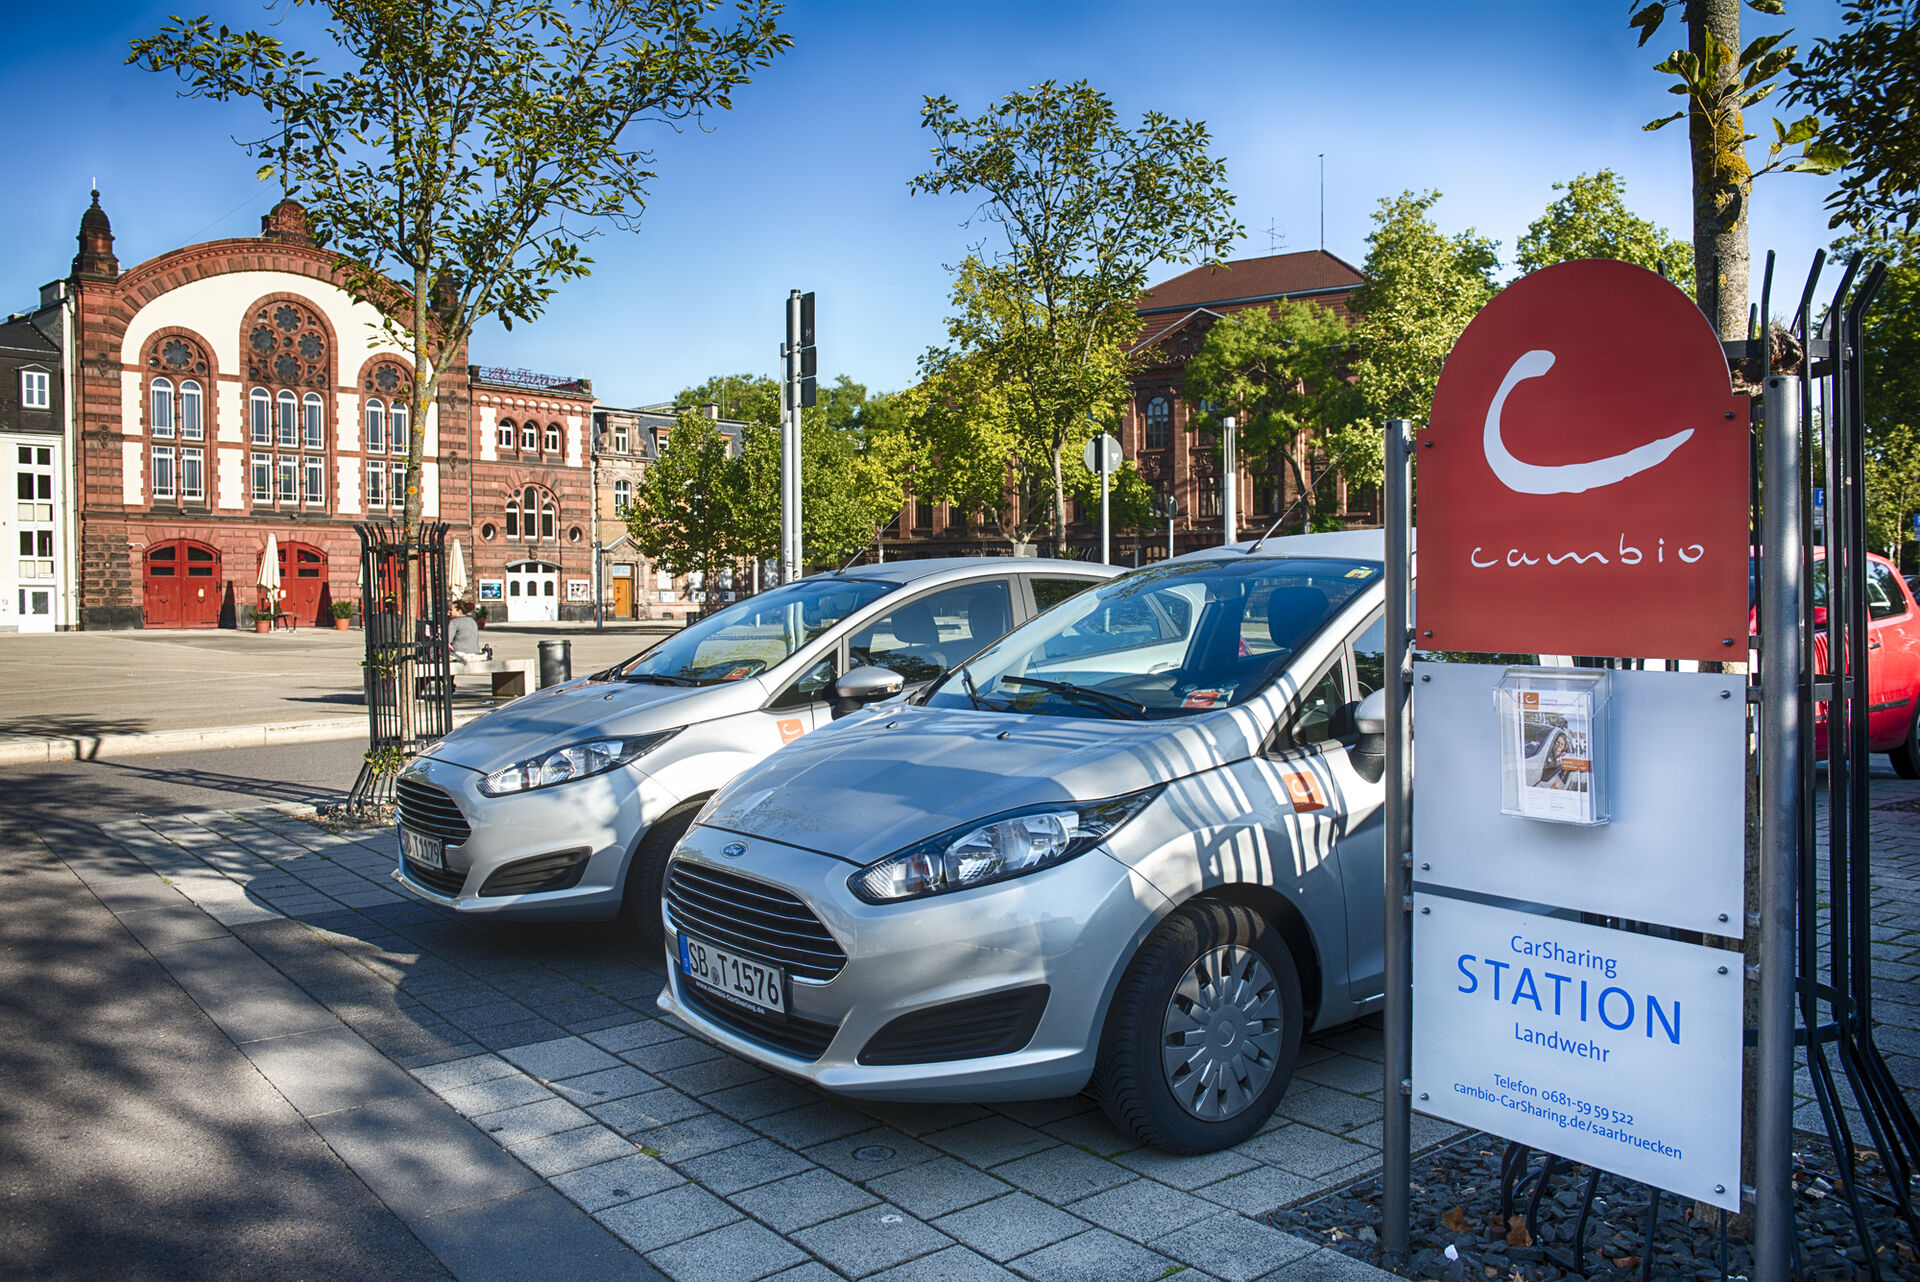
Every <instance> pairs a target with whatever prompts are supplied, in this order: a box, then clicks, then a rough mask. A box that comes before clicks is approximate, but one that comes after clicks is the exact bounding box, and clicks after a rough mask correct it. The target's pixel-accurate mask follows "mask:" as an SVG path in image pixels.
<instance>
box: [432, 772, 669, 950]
mask: <svg viewBox="0 0 1920 1282" xmlns="http://www.w3.org/2000/svg"><path fill="white" fill-rule="evenodd" d="M481 778H482V776H481V774H480V773H479V772H478V771H476V770H471V769H468V768H467V767H465V766H457V765H453V764H450V763H448V762H444V761H439V760H436V759H434V758H432V757H420V758H416V759H415V760H414V761H412V762H411V763H409V764H408V765H407V767H406V768H405V769H404V770H403V771H401V774H400V786H401V788H402V790H405V789H406V788H407V786H408V785H409V784H412V785H415V786H422V787H426V788H432V789H437V790H438V792H439V793H442V794H445V797H446V798H447V799H448V800H450V801H451V802H452V804H453V805H454V806H456V807H457V808H458V809H459V812H460V815H461V817H462V819H464V821H465V824H466V826H467V828H468V833H467V835H466V838H465V840H463V841H459V842H454V841H452V840H449V841H448V843H447V845H446V865H447V866H446V869H445V872H444V873H435V872H434V871H433V870H429V869H424V868H421V867H419V866H416V865H415V864H414V863H413V862H412V861H410V860H408V859H406V858H404V857H400V856H398V854H396V864H397V880H398V881H399V883H400V884H401V885H402V886H403V887H405V888H406V889H407V890H408V891H410V892H411V893H413V894H415V895H417V896H419V897H420V898H422V899H425V900H429V901H431V902H433V903H436V904H440V905H442V906H444V907H447V908H452V909H454V910H455V911H457V912H462V913H484V914H491V915H495V916H503V917H516V918H523V919H527V920H544V921H592V920H605V919H607V918H611V917H613V916H615V915H616V914H617V913H618V912H619V911H620V899H621V891H622V886H623V883H624V879H625V876H626V866H627V861H628V858H629V857H630V856H631V854H632V853H633V849H634V847H635V846H636V845H637V844H638V842H639V839H640V837H641V836H642V835H643V834H644V833H645V832H646V830H647V828H648V827H649V826H650V825H651V824H652V823H653V821H654V820H656V819H658V818H659V817H660V816H661V815H663V814H665V813H666V812H667V811H668V810H670V809H672V807H673V806H674V805H675V804H677V802H678V798H676V797H674V796H672V795H671V794H670V793H668V792H667V791H666V790H665V789H664V788H662V787H661V786H660V785H659V783H658V782H657V781H655V780H654V779H653V777H652V776H650V775H648V774H645V773H644V772H642V771H640V770H637V769H635V768H634V767H632V766H626V767H623V768H621V769H617V770H610V771H608V772H607V773H605V774H600V775H593V776H591V777H589V778H586V779H577V780H573V781H571V782H569V783H564V784H559V785H556V786H554V787H551V788H536V789H533V790H531V791H528V792H520V793H512V794H509V795H507V796H504V797H489V796H488V795H487V794H485V793H483V792H481V791H480V780H481ZM406 814H407V803H406V801H405V800H404V798H403V800H402V803H401V815H402V821H403V822H404V820H405V817H406ZM395 844H396V846H397V845H398V839H397V836H396V843H395ZM530 860H542V861H546V862H545V863H543V864H539V865H534V864H527V861H530ZM580 864H584V866H583V867H582V866H578V865H580ZM522 865H526V867H528V868H544V867H550V866H551V867H560V868H562V869H566V870H567V871H565V872H564V873H563V875H561V876H559V877H558V878H556V879H555V880H557V881H560V882H567V883H570V884H566V885H564V886H563V887H562V888H559V889H550V890H537V891H534V892H531V893H499V891H498V884H499V883H497V882H496V883H495V885H494V886H493V887H489V881H490V880H492V879H494V878H495V877H496V876H497V875H502V876H509V877H510V876H512V875H513V873H514V872H515V870H516V869H518V868H520V867H521V866H522ZM576 871H577V874H578V875H577V876H575V875H574V873H575V872H576ZM522 880H523V881H525V880H528V878H526V877H525V876H524V875H523V877H522ZM483 891H484V892H486V893H482V892H483Z"/></svg>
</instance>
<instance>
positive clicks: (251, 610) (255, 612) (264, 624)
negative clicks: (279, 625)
mask: <svg viewBox="0 0 1920 1282" xmlns="http://www.w3.org/2000/svg"><path fill="white" fill-rule="evenodd" d="M247 618H248V619H250V620H251V621H252V623H253V630H254V631H255V632H258V633H261V634H262V635H264V634H265V633H266V632H267V630H268V629H269V628H271V627H273V615H271V614H269V613H268V612H266V611H264V610H262V609H261V608H260V607H259V606H257V605H250V606H248V607H247Z"/></svg>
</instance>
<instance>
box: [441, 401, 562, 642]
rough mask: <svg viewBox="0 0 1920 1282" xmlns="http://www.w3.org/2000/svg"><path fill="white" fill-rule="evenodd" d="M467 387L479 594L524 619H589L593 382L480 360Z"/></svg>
mask: <svg viewBox="0 0 1920 1282" xmlns="http://www.w3.org/2000/svg"><path fill="white" fill-rule="evenodd" d="M467 386H468V388H469V391H470V395H471V398H472V402H471V403H472V422H473V444H472V449H471V452H470V454H469V457H470V458H471V459H472V465H471V467H469V468H467V469H466V472H467V478H466V479H467V484H468V496H467V501H468V504H469V507H470V511H471V513H472V515H471V516H470V518H469V523H470V524H471V526H472V530H473V539H474V542H473V543H472V544H471V545H470V546H471V547H472V549H473V579H474V590H475V593H476V600H477V601H479V602H480V603H481V604H484V605H486V606H487V607H488V610H489V612H490V613H495V614H499V613H504V615H505V617H507V618H509V619H512V620H515V621H517V622H535V623H538V622H546V621H551V620H554V619H591V618H592V617H593V609H594V607H593V583H594V565H593V538H594V536H593V526H594V509H593V471H592V469H593V454H592V450H593V443H592V440H591V434H592V428H593V421H594V399H593V384H592V383H590V382H588V381H587V380H586V379H584V378H556V377H553V376H551V375H543V374H534V373H531V372H529V371H527V370H505V369H492V368H486V367H481V366H474V367H472V368H471V369H470V370H469V372H468V379H467ZM503 606H504V610H502V609H501V607H503Z"/></svg>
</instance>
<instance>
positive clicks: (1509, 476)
mask: <svg viewBox="0 0 1920 1282" xmlns="http://www.w3.org/2000/svg"><path fill="white" fill-rule="evenodd" d="M1552 368H1553V353H1552V352H1548V351H1542V350H1540V349H1537V348H1536V349H1535V350H1533V351H1531V352H1526V353H1523V354H1522V355H1521V357H1520V359H1519V360H1517V361H1515V362H1514V363H1513V368H1511V369H1509V370H1508V371H1507V376H1506V377H1505V378H1504V379H1502V380H1500V390H1499V391H1498V392H1495V393H1494V396H1493V404H1491V405H1489V406H1488V407H1487V430H1486V433H1485V435H1484V437H1483V438H1482V441H1483V444H1484V446H1485V449H1486V453H1487V464H1488V465H1489V466H1490V467H1492V468H1493V474H1494V475H1495V476H1497V477H1499V478H1500V483H1501V484H1503V485H1505V486H1506V487H1507V488H1508V489H1510V490H1512V491H1514V492H1515V493H1517V494H1584V493H1586V492H1587V491H1588V490H1596V489H1599V488H1600V487H1601V486H1603V485H1612V484H1614V483H1615V482H1618V481H1624V480H1626V479H1627V478H1628V477H1629V476H1635V475H1637V474H1639V473H1641V472H1644V471H1646V470H1647V469H1648V468H1650V467H1656V466H1658V465H1659V464H1661V463H1664V462H1666V461H1667V458H1668V456H1670V455H1671V454H1672V453H1673V452H1674V451H1675V450H1677V449H1679V448H1680V447H1681V446H1682V445H1685V444H1686V443H1687V440H1688V438H1690V437H1691V436H1692V435H1693V429H1692V428H1688V429H1687V430H1686V431H1684V432H1675V433H1674V434H1673V435H1672V436H1668V437H1663V438H1661V439H1660V440H1657V441H1649V442H1648V443H1647V444H1645V445H1639V446H1635V447H1634V448H1633V449H1630V450H1628V451H1627V452H1626V453H1625V454H1615V455H1614V456H1613V457H1612V458H1602V459H1594V460H1593V461H1592V462H1590V463H1563V464H1560V465H1558V466H1555V467H1542V466H1540V465H1539V464H1536V463H1522V462H1521V461H1520V460H1519V459H1517V458H1515V457H1514V456H1513V455H1512V454H1510V453H1508V452H1507V445H1506V442H1505V441H1503V440H1501V439H1500V411H1501V409H1502V408H1503V407H1504V406H1505V405H1506V403H1507V394H1508V393H1509V392H1511V391H1513V389H1514V388H1515V387H1517V386H1519V385H1520V384H1521V383H1523V382H1525V381H1526V380H1527V379H1530V378H1539V377H1540V376H1541V375H1542V374H1544V373H1546V372H1547V371H1548V370H1550V369H1552Z"/></svg>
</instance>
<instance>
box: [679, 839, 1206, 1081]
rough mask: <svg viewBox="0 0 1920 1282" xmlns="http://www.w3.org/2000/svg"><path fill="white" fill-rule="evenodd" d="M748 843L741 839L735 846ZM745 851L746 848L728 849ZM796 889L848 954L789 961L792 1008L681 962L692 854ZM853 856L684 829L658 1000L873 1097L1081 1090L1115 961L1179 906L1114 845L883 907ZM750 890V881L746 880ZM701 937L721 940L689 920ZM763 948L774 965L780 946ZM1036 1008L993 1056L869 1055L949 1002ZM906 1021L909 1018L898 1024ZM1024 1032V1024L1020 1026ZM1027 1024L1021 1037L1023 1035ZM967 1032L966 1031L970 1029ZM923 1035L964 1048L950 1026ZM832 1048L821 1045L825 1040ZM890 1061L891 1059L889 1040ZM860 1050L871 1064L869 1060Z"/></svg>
mask: <svg viewBox="0 0 1920 1282" xmlns="http://www.w3.org/2000/svg"><path fill="white" fill-rule="evenodd" d="M741 847H744V849H743V850H741V849H739V848H741ZM728 848H734V849H735V850H736V851H737V853H734V854H732V855H728V854H725V853H722V852H723V851H725V850H727V849H728ZM682 864H685V865H688V866H690V867H691V868H692V869H693V870H694V871H695V872H696V873H702V874H707V875H713V874H718V875H722V876H726V877H731V878H735V879H744V880H745V881H746V882H749V883H754V884H757V885H761V886H766V887H770V888H773V889H774V890H775V891H784V892H785V893H786V894H788V895H791V896H792V897H793V898H794V899H795V900H797V901H798V902H799V904H800V905H801V907H802V909H803V910H804V911H805V912H807V913H810V914H811V916H812V917H813V918H814V919H815V920H816V921H817V922H818V924H819V926H821V927H824V928H825V932H826V933H827V934H828V935H831V936H832V938H833V940H834V941H835V942H836V943H837V944H838V946H839V948H840V950H841V951H842V952H844V954H845V962H844V964H843V965H841V966H840V967H839V969H838V971H837V973H834V974H833V975H832V976H831V978H828V979H825V980H812V979H804V978H800V977H797V976H795V975H793V974H792V973H791V970H790V969H789V978H788V983H787V994H788V996H787V1005H788V1010H787V1012H786V1013H785V1015H784V1016H777V1015H773V1016H770V1015H755V1014H752V1013H751V1012H748V1013H745V1014H743V1013H742V1011H741V1010H740V1008H738V1007H735V1006H731V1005H729V1004H728V1003H726V1002H725V1001H723V1000H721V999H720V998H718V997H715V996H713V995H712V994H710V993H709V992H707V991H706V990H704V989H701V988H699V987H698V986H696V985H694V984H693V981H692V980H691V979H689V978H688V977H687V975H686V974H684V973H683V971H682V969H681V965H680V935H681V930H682V922H681V921H680V920H679V919H678V917H679V914H678V913H677V911H676V909H675V908H674V907H673V904H674V902H675V900H674V897H673V896H674V890H673V886H674V874H675V870H676V869H678V868H679V867H680V865H682ZM854 871H856V869H855V868H854V866H853V865H851V864H848V863H846V862H844V861H842V860H839V859H834V858H830V857H828V856H825V855H821V854H817V853H814V852H812V851H807V850H802V849H799V848H796V847H793V846H787V845H782V844H780V843H777V842H773V841H768V840H766V839H763V838H757V837H740V836H738V835H737V834H734V833H730V832H726V831H723V830H719V829H712V828H694V829H693V830H691V831H690V832H689V833H688V834H687V835H686V837H685V838H684V839H683V840H682V842H681V845H680V847H679V848H678V850H677V851H676V852H675V855H674V865H673V866H672V867H670V869H669V872H668V884H669V909H668V912H667V926H668V936H667V946H666V947H667V972H668V983H667V986H666V987H665V988H664V989H663V990H662V992H661V994H660V1006H661V1008H662V1009H664V1010H666V1011H668V1012H670V1013H672V1014H674V1015H676V1016H678V1017H679V1018H681V1019H682V1020H685V1021H686V1022H687V1023H689V1024H691V1025H693V1026H694V1027H696V1028H698V1029H699V1030H700V1031H701V1032H702V1033H703V1034H704V1035H706V1036H708V1037H710V1038H712V1039H713V1040H714V1041H716V1042H718V1043H719V1044H721V1045H723V1046H725V1047H727V1048H728V1049H730V1050H732V1051H734V1052H735V1053H737V1054H739V1055H741V1056H743V1057H745V1058H747V1059H750V1060H753V1061H755V1062H758V1063H760V1064H763V1065H765V1066H767V1067H769V1068H773V1069H776V1070H778V1071H780V1072H783V1073H787V1074H790V1075H793V1076H796V1077H802V1078H805V1079H807V1080H809V1081H812V1082H814V1083H817V1084H818V1085H820V1086H821V1087H823V1088H825V1089H827V1090H830V1091H834V1092H838V1093H840V1094H844V1095H850V1096H855V1097H860V1098H867V1099H899V1100H934V1099H939V1100H995V1099H1041V1098H1050V1097H1055V1096H1060V1095H1070V1094H1073V1093H1074V1092H1076V1091H1078V1090H1080V1089H1081V1088H1082V1087H1083V1086H1084V1085H1085V1084H1086V1082H1087V1078H1088V1077H1089V1076H1090V1074H1091V1073H1092V1070H1093V1065H1094V1058H1095V1053H1096V1051H1097V1049H1098V1041H1099V1032H1100V1024H1101V1020H1102V1018H1103V1017H1104V1013H1105V1009H1106V1003H1107V999H1108V996H1109V994H1110V992H1111V990H1112V986H1113V984H1114V982H1115V981H1117V978H1118V972H1119V968H1120V967H1121V966H1122V965H1123V964H1124V963H1125V961H1126V959H1127V958H1128V957H1130V956H1131V954H1132V951H1133V947H1134V944H1135V942H1136V941H1137V940H1138V939H1139V938H1140V937H1142V936H1143V935H1144V934H1145V932H1146V931H1147V930H1148V929H1149V928H1150V927H1151V926H1152V924H1153V923H1154V922H1155V921H1157V920H1158V919H1159V917H1160V916H1162V915H1163V914H1164V913H1165V912H1166V911H1167V910H1168V907H1169V905H1168V904H1167V903H1166V902H1165V900H1164V899H1163V898H1162V897H1161V896H1160V894H1159V892H1157V891H1155V890H1154V889H1153V888H1152V887H1151V886H1150V885H1148V884H1147V883H1146V882H1145V881H1144V880H1142V879H1140V878H1139V877H1138V876H1136V875H1135V874H1134V873H1133V872H1132V870H1131V869H1129V868H1127V867H1126V866H1125V865H1123V864H1121V863H1120V862H1118V861H1117V860H1115V859H1113V858H1111V857H1110V856H1109V855H1107V854H1106V853H1105V852H1104V851H1102V850H1098V849H1096V850H1093V851H1089V852H1087V853H1086V854H1083V855H1081V856H1079V857H1078V858H1076V859H1073V860H1070V861H1068V862H1067V863H1064V864H1061V865H1059V866H1057V867H1054V868H1050V869H1047V870H1045V871H1043V872H1039V873H1034V874H1030V875H1028V876H1025V877H1018V878H1014V879H1012V880H1010V881H1005V882H1000V883H997V884H994V885H989V886H982V887H980V888H978V889H975V890H968V891H961V892H958V893H954V894H947V895H937V896H932V897H929V898H926V899H919V900H908V901H904V902H901V903H896V904H888V905H872V904H867V903H864V902H862V901H861V900H859V899H858V898H856V897H855V896H854V894H853V892H852V891H850V890H849V889H848V888H847V878H848V876H849V875H850V874H851V873H853V872H854ZM744 889H745V890H746V891H747V892H749V893H750V892H751V891H752V886H747V887H744ZM690 933H691V934H692V935H693V937H694V938H697V939H702V940H704V941H705V942H707V943H713V942H715V941H713V940H712V939H710V938H708V937H707V936H705V935H704V934H702V933H700V932H699V931H698V929H697V925H696V928H695V929H692V930H691V931H690ZM721 946H722V947H728V948H730V949H731V950H732V951H735V952H737V953H741V954H744V955H747V956H749V957H751V958H752V959H753V960H759V961H764V962H777V961H778V949H777V948H775V947H769V948H767V949H764V950H761V951H760V952H759V953H758V954H757V955H756V953H755V952H754V951H753V950H752V949H750V948H747V947H742V946H738V945H734V944H722V945H721ZM1022 1001H1024V1002H1025V1003H1026V1006H1027V1009H1032V1007H1033V1006H1035V1005H1038V1007H1039V1009H1038V1017H1037V1022H1034V1023H1033V1024H1032V1031H1031V1035H1030V1036H1028V1037H1026V1038H1025V1039H1024V1041H1023V1042H1021V1043H1020V1044H1018V1045H1017V1046H1015V1047H1013V1048H1010V1049H1009V1048H1007V1046H1006V1045H1005V1044H1004V1043H1005V1039H1004V1038H1003V1039H1002V1043H1003V1044H1002V1045H1001V1046H999V1047H996V1052H997V1053H987V1054H977V1053H973V1052H974V1051H975V1050H976V1049H977V1046H974V1047H968V1048H967V1050H968V1053H965V1054H959V1055H945V1054H943V1055H942V1056H941V1057H939V1058H923V1059H919V1060H916V1061H915V1062H909V1063H899V1062H873V1058H874V1055H873V1054H872V1053H870V1054H868V1055H866V1056H863V1052H873V1051H874V1050H875V1048H877V1047H881V1046H889V1047H893V1048H894V1055H895V1057H896V1058H897V1055H898V1053H899V1052H898V1046H899V1039H898V1037H897V1035H896V1036H894V1037H893V1038H892V1039H891V1040H890V1039H889V1038H886V1037H881V1036H880V1035H881V1034H882V1032H883V1030H888V1029H889V1025H892V1026H893V1028H892V1030H889V1031H895V1030H898V1029H900V1028H902V1027H905V1026H918V1027H922V1028H926V1027H949V1028H951V1027H956V1026H959V1025H963V1024H964V1023H965V1020H963V1019H962V1020H958V1021H948V1022H947V1024H945V1025H941V1020H942V1018H943V1017H942V1015H941V1012H942V1011H943V1010H944V1009H945V1008H949V1007H954V1008H957V1009H958V1010H959V1011H961V1012H974V1011H980V1010H982V1009H992V1008H994V1007H995V1005H996V1002H998V1003H999V1004H1001V1005H1019V1004H1021V1002H1022ZM896 1021H900V1022H898V1023H897V1022H896ZM1020 1027H1021V1028H1022V1030H1023V1031H1024V1027H1025V1025H1024V1024H1022V1025H1020ZM1015 1036H1016V1037H1017V1036H1018V1034H1016V1035H1015ZM960 1040H961V1041H962V1042H964V1040H965V1039H964V1038H962V1039H960ZM919 1044H920V1045H922V1046H939V1047H947V1048H952V1047H954V1046H955V1045H956V1043H955V1042H954V1041H953V1040H952V1039H951V1038H949V1039H948V1040H944V1041H943V1040H941V1039H940V1038H939V1037H934V1038H933V1039H932V1040H931V1041H927V1040H924V1039H923V1040H922V1041H921V1042H920V1043H919ZM822 1046H823V1047H824V1049H820V1047H822ZM880 1057H881V1058H883V1059H884V1058H887V1056H886V1054H885V1053H884V1052H880ZM863 1058H865V1059H866V1060H867V1062H862V1061H863Z"/></svg>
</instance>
